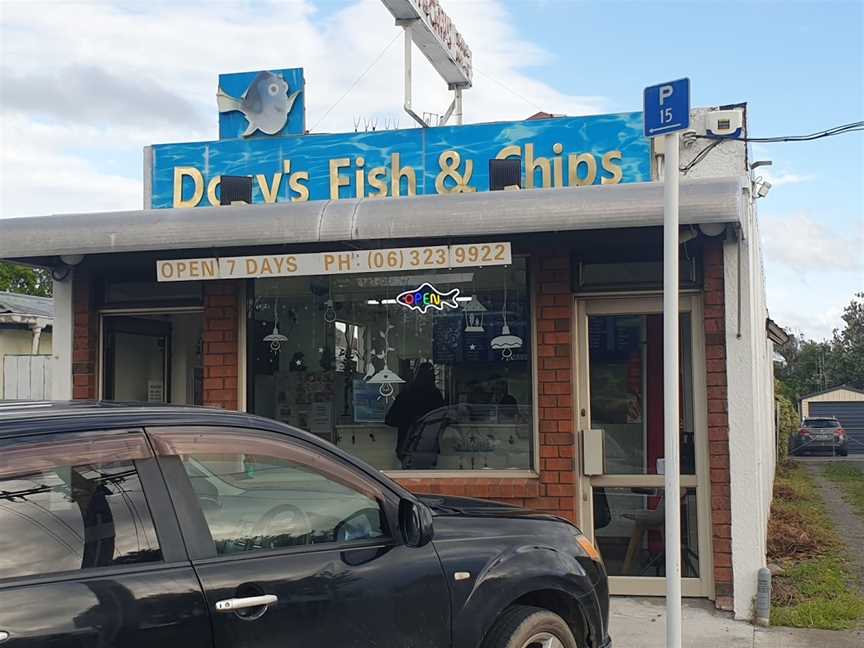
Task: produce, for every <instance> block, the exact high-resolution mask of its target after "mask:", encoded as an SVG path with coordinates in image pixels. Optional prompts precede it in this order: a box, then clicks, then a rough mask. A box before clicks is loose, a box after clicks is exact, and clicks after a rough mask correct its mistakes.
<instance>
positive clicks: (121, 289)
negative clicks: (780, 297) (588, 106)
mask: <svg viewBox="0 0 864 648" xmlns="http://www.w3.org/2000/svg"><path fill="white" fill-rule="evenodd" d="M276 74H277V75H278V76H280V77H282V78H283V79H286V80H287V82H288V85H289V86H290V87H291V88H294V89H295V90H296V89H297V88H298V87H301V86H302V72H298V71H296V70H294V71H277V72H276ZM256 78H257V77H256V75H254V74H251V75H226V77H223V78H222V79H220V83H221V85H220V87H221V88H223V90H224V91H225V93H226V94H234V95H236V96H239V94H240V93H241V92H243V91H244V88H246V87H247V86H249V85H250V84H252V83H254V82H255V79H256ZM298 84H299V85H298ZM301 96H302V95H301ZM292 109H293V110H302V103H301V102H299V100H298V101H297V102H295V103H294V106H293V108H292ZM728 111H732V112H735V113H736V114H738V115H739V116H741V118H742V128H743V129H744V130H743V132H745V133H746V125H744V122H746V120H745V119H744V117H745V116H746V114H745V113H746V107H745V106H743V105H742V106H734V107H729V108H728V110H727V112H728ZM715 113H717V111H716V110H715V109H706V110H696V111H694V113H693V115H692V123H693V124H694V132H695V133H696V134H699V133H705V132H707V130H706V129H709V126H708V125H710V124H711V123H714V122H715V121H716V120H715V119H714V117H716V115H715ZM228 116H230V117H231V118H232V119H233V120H234V121H231V122H228V121H220V133H221V134H222V136H223V138H222V139H220V140H218V141H214V142H206V143H193V144H167V145H155V146H153V147H148V149H147V150H146V151H145V169H144V178H145V197H144V203H145V208H144V209H142V210H140V211H132V212H119V213H91V214H74V215H50V216H44V217H40V218H21V219H12V220H7V221H5V222H4V224H3V234H2V237H0V257H2V258H11V259H17V260H19V261H23V262H26V263H32V264H36V265H41V266H47V267H50V268H52V272H53V273H54V277H55V292H54V294H55V311H56V316H55V324H54V342H53V344H54V348H53V353H54V355H55V358H56V366H55V376H54V382H53V387H54V395H55V397H57V398H76V399H97V398H107V399H118V400H149V401H161V402H170V403H185V404H202V405H210V406H218V407H224V408H227V409H238V410H243V411H249V412H254V413H257V414H261V415H264V416H268V417H272V418H275V419H279V420H282V421H285V422H287V423H290V424H292V425H296V426H299V427H302V428H305V429H307V430H310V431H311V432H313V433H315V434H318V435H320V436H322V437H324V438H326V439H329V440H330V441H332V442H333V443H335V444H337V445H339V446H340V447H341V448H343V449H346V450H347V451H348V452H351V453H352V454H355V455H357V456H359V457H361V458H363V459H365V460H366V461H368V462H369V463H370V464H372V465H373V466H375V467H377V468H379V469H381V470H383V471H386V472H387V473H388V474H390V475H392V476H393V477H394V478H396V479H397V480H399V481H400V482H401V483H403V484H405V485H406V486H407V487H409V488H411V489H414V490H417V491H425V492H432V493H446V494H454V495H466V496H473V497H481V498H490V499H494V500H499V501H504V502H510V503H513V504H518V505H522V506H526V507H530V508H534V509H537V510H541V511H548V512H552V513H555V514H558V515H561V516H564V517H567V518H569V519H571V520H573V521H574V522H576V523H578V524H579V525H580V526H581V527H582V528H583V529H584V530H585V531H586V533H588V534H589V535H590V536H591V537H592V538H594V540H595V541H596V543H597V544H598V546H599V548H600V550H601V551H602V553H603V555H604V557H605V560H606V562H607V566H608V569H609V573H610V575H611V576H612V579H611V583H612V588H613V593H621V594H624V593H628V594H647V595H652V594H653V595H661V594H662V593H663V592H664V579H663V571H664V556H663V547H664V541H663V514H662V511H663V506H662V503H663V498H664V497H665V496H666V494H665V493H664V492H663V480H664V477H663V456H664V451H663V380H662V375H663V368H662V358H663V353H662V303H661V289H662V259H661V254H662V231H661V225H662V220H663V198H662V193H663V187H662V183H661V182H657V171H656V170H657V168H658V167H659V165H658V164H657V160H658V156H659V155H660V154H662V151H656V150H652V144H651V143H650V142H649V141H648V140H646V139H645V138H643V136H642V118H641V114H640V113H628V114H619V115H601V116H591V117H560V118H548V119H533V120H526V121H522V122H508V123H491V124H480V125H470V126H456V127H441V128H428V129H423V128H419V129H408V130H397V131H379V132H370V133H351V134H340V135H326V134H320V135H318V134H312V135H305V134H303V130H302V129H303V124H302V122H303V120H302V119H299V120H295V121H297V122H298V124H299V126H298V128H299V129H300V130H298V131H296V132H295V134H291V133H287V132H279V133H277V134H276V135H273V136H269V135H265V134H263V133H262V132H257V133H254V134H251V135H245V131H244V129H246V130H248V128H247V126H248V124H247V122H246V121H243V118H242V117H241V116H240V115H239V114H238V113H236V112H235V113H231V114H230V115H221V116H220V120H224V119H226V118H227V117H228ZM238 120H239V121H238ZM290 124H291V122H290V121H289V123H288V126H286V127H287V128H290ZM683 141H684V145H683V146H682V151H681V160H682V168H684V169H686V173H684V172H682V173H683V177H682V181H681V198H680V218H681V241H682V244H681V246H680V265H681V300H680V308H681V316H680V331H681V333H680V335H681V337H680V342H681V363H680V366H681V381H680V383H681V394H680V398H681V420H680V430H681V436H680V442H681V472H682V478H681V484H682V490H681V493H680V494H677V495H676V496H679V497H680V498H681V505H682V506H681V510H682V575H683V577H684V580H683V592H684V594H685V596H698V597H707V598H710V599H712V600H714V601H715V602H716V604H717V606H718V607H721V608H724V609H734V611H735V612H736V614H737V615H738V616H741V617H746V616H749V615H750V609H751V605H752V598H753V596H754V595H755V591H756V572H757V570H758V569H759V567H761V566H763V564H764V560H765V532H766V525H767V516H768V507H769V504H770V495H771V484H772V480H773V473H774V449H773V448H774V444H773V440H774V429H773V388H772V362H771V359H772V347H771V342H770V340H769V339H768V336H767V333H766V317H767V312H766V308H765V301H764V299H765V298H764V285H763V277H762V263H761V258H760V253H759V234H758V227H757V222H756V216H755V208H754V201H755V198H754V196H753V190H752V184H753V180H752V178H751V174H750V171H749V169H750V167H749V164H750V162H751V160H749V159H748V154H747V150H746V147H745V144H743V143H741V142H736V141H729V142H722V143H719V144H715V145H714V146H712V149H713V150H711V151H709V153H708V154H702V151H703V149H704V148H705V146H706V144H707V143H709V142H707V141H706V140H698V139H694V138H692V137H687V136H685V137H684V140H683ZM700 156H701V157H700ZM508 158H509V159H521V169H522V178H521V185H522V189H521V190H505V191H489V189H490V186H494V185H495V182H496V178H495V177H494V176H495V172H493V173H492V175H493V177H491V178H490V171H489V169H490V160H494V159H508ZM223 175H224V176H227V175H232V176H250V177H251V178H252V179H253V204H240V205H238V204H234V205H230V206H222V207H211V204H212V205H218V203H219V201H220V193H219V192H220V189H219V185H220V182H221V180H220V178H221V177H222V176H223ZM423 374H425V377H423ZM423 380H426V381H427V384H426V387H425V391H423V393H422V395H421V390H420V389H419V388H416V389H415V388H414V383H418V382H422V381H423ZM400 393H404V394H409V395H410V398H409V396H405V397H403V398H402V399H401V401H402V402H403V404H404V402H406V401H409V400H410V401H411V402H412V403H413V407H414V409H415V410H417V409H422V411H423V412H424V415H423V416H422V417H420V418H419V419H417V420H410V418H409V419H408V420H405V419H400V418H399V417H398V416H397V415H396V414H394V413H393V412H391V410H393V408H394V404H398V403H399V402H400V400H397V399H398V398H399V395H400ZM592 430H594V431H595V432H593V433H592V432H591V431H592ZM598 430H600V431H602V433H601V432H596V431H598ZM598 439H602V443H601V442H598Z"/></svg>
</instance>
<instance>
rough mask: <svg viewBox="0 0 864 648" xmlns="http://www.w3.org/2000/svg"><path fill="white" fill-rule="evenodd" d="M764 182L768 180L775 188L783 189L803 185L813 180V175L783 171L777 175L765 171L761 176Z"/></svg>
mask: <svg viewBox="0 0 864 648" xmlns="http://www.w3.org/2000/svg"><path fill="white" fill-rule="evenodd" d="M760 175H761V176H762V179H763V180H767V181H768V182H770V183H771V185H772V186H773V187H782V186H783V185H791V184H801V183H802V182H809V181H811V180H813V176H812V175H801V174H798V173H790V172H788V171H781V172H779V173H777V174H776V175H775V174H774V173H772V172H770V171H765V172H764V173H761V174H760Z"/></svg>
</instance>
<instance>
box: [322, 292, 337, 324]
mask: <svg viewBox="0 0 864 648" xmlns="http://www.w3.org/2000/svg"><path fill="white" fill-rule="evenodd" d="M324 321H325V322H327V323H328V324H332V323H333V322H335V321H336V308H335V307H334V306H333V298H332V297H330V298H329V299H327V300H326V301H325V302H324Z"/></svg>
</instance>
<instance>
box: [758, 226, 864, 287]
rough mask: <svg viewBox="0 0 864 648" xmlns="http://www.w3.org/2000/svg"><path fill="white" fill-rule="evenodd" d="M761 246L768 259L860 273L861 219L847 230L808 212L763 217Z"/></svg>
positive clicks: (808, 268)
mask: <svg viewBox="0 0 864 648" xmlns="http://www.w3.org/2000/svg"><path fill="white" fill-rule="evenodd" d="M760 230H761V237H762V247H763V250H764V252H765V258H766V260H767V261H769V262H774V263H780V264H784V265H786V266H788V267H790V268H792V269H796V268H797V269H800V271H801V272H805V271H816V272H819V271H823V272H824V271H829V270H840V271H848V272H855V273H860V272H861V270H862V268H864V254H862V253H861V250H862V249H864V221H861V220H859V221H858V223H857V225H853V226H852V227H851V228H849V229H848V230H846V231H839V230H836V229H833V228H831V227H828V226H827V225H825V224H824V223H822V222H819V221H818V220H816V218H814V217H813V216H812V215H811V214H810V213H809V212H798V213H793V214H788V215H773V216H768V217H765V218H763V219H762V222H761V225H760Z"/></svg>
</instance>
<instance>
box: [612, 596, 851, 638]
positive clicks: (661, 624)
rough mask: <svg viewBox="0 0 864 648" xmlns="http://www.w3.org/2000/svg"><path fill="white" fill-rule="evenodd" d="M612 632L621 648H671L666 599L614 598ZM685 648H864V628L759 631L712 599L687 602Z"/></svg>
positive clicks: (686, 600)
mask: <svg viewBox="0 0 864 648" xmlns="http://www.w3.org/2000/svg"><path fill="white" fill-rule="evenodd" d="M611 608H612V609H611V614H610V617H611V618H610V623H609V626H610V627H609V633H610V634H611V636H612V645H613V646H614V647H615V648H665V646H666V624H665V621H664V619H665V604H664V601H663V599H662V598H636V597H622V596H615V597H612V606H611ZM683 646H684V648H715V647H716V648H828V647H829V646H830V647H831V648H861V646H864V629H862V630H854V631H849V632H830V631H827V630H800V629H797V628H756V627H755V626H753V625H752V624H750V623H747V622H746V621H736V620H734V619H733V618H732V617H731V615H729V614H727V613H723V612H718V611H717V610H715V609H714V606H713V604H712V603H711V602H710V601H706V600H702V599H685V602H684V640H683Z"/></svg>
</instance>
